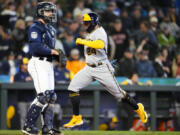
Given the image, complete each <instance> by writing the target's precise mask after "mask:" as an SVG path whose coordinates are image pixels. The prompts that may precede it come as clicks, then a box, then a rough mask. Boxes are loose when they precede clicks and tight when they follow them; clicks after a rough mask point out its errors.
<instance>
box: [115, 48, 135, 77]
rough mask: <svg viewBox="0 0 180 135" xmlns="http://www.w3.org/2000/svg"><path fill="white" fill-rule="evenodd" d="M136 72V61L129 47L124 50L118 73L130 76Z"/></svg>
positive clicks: (118, 74)
mask: <svg viewBox="0 0 180 135" xmlns="http://www.w3.org/2000/svg"><path fill="white" fill-rule="evenodd" d="M134 72H136V62H135V60H134V59H133V52H132V51H131V50H130V49H127V50H125V52H124V57H123V58H122V59H121V60H120V61H119V62H118V69H117V70H116V75H117V76H126V77H129V76H131V75H132V73H134Z"/></svg>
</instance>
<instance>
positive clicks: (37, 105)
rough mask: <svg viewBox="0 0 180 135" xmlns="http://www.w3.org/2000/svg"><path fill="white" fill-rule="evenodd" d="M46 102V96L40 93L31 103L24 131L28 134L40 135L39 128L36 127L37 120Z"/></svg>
mask: <svg viewBox="0 0 180 135" xmlns="http://www.w3.org/2000/svg"><path fill="white" fill-rule="evenodd" d="M45 103H46V97H45V96H44V95H43V94H42V93H40V94H38V96H37V98H36V99H35V100H34V101H33V103H32V104H31V106H30V108H29V111H28V112H27V115H26V119H25V124H24V127H23V129H22V132H23V133H24V134H27V135H38V134H39V130H38V129H37V128H36V127H35V122H36V121H37V118H38V117H39V115H40V112H41V110H42V108H43V106H44V104H45Z"/></svg>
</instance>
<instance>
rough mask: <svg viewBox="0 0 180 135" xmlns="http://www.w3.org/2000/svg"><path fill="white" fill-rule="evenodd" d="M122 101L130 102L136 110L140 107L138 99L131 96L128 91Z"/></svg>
mask: <svg viewBox="0 0 180 135" xmlns="http://www.w3.org/2000/svg"><path fill="white" fill-rule="evenodd" d="M122 101H123V102H126V103H128V104H129V105H130V106H132V107H133V109H134V110H137V109H138V105H137V103H136V101H135V100H134V99H133V98H132V97H130V96H129V94H127V93H126V96H125V97H124V98H123V99H122Z"/></svg>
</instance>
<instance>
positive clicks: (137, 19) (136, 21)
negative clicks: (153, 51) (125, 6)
mask: <svg viewBox="0 0 180 135" xmlns="http://www.w3.org/2000/svg"><path fill="white" fill-rule="evenodd" d="M131 20H132V24H133V31H136V30H138V29H139V26H140V23H141V22H142V16H141V11H140V9H139V8H135V9H134V10H133V14H132V17H131Z"/></svg>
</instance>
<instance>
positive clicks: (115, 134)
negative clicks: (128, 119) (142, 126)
mask: <svg viewBox="0 0 180 135" xmlns="http://www.w3.org/2000/svg"><path fill="white" fill-rule="evenodd" d="M63 133H64V135H180V132H152V131H147V132H135V131H63ZM0 135H22V133H21V131H19V130H0Z"/></svg>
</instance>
